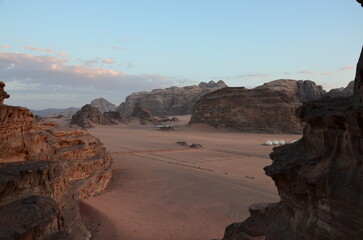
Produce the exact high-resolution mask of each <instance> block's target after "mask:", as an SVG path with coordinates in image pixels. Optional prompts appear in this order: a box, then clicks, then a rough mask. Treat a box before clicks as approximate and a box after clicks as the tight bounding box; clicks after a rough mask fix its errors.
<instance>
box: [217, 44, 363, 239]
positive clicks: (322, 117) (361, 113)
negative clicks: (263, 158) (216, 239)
mask: <svg viewBox="0 0 363 240" xmlns="http://www.w3.org/2000/svg"><path fill="white" fill-rule="evenodd" d="M362 99H363V50H362V53H361V56H360V59H359V62H358V65H357V72H356V78H355V86H354V93H353V96H352V97H345V98H344V97H343V98H326V99H322V100H318V101H314V102H309V103H305V104H304V105H303V106H302V107H301V108H300V109H299V110H298V116H299V117H300V118H301V119H302V121H304V122H305V123H306V125H305V128H304V135H303V138H302V139H301V140H299V141H298V142H296V143H293V144H288V145H285V146H282V147H278V148H274V149H273V153H272V154H271V159H272V160H273V163H272V165H270V166H267V167H265V172H266V174H267V175H268V176H270V177H271V178H272V179H273V180H274V182H275V184H276V186H277V189H278V192H279V195H280V197H281V202H279V203H270V204H255V205H252V206H251V207H250V209H249V211H250V213H251V216H250V217H249V218H248V219H247V220H245V221H244V222H242V223H235V224H232V225H230V226H228V227H227V228H226V231H225V235H224V238H223V240H246V239H260V238H259V237H263V236H264V237H265V239H267V240H290V239H298V240H311V239H326V240H328V239H351V240H360V239H363V100H362Z"/></svg>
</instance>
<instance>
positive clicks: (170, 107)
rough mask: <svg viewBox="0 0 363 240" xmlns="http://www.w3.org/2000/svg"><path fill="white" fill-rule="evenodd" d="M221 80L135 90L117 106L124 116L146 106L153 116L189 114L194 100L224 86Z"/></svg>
mask: <svg viewBox="0 0 363 240" xmlns="http://www.w3.org/2000/svg"><path fill="white" fill-rule="evenodd" d="M226 86H227V85H226V84H225V83H224V82H223V81H218V82H217V83H215V82H214V81H210V82H209V83H204V82H202V83H200V84H199V86H187V87H182V88H180V87H170V88H166V89H155V90H152V91H151V92H137V93H133V94H131V95H130V96H128V97H127V98H126V101H125V102H123V103H121V105H120V106H119V107H118V109H119V111H121V112H122V113H123V114H124V115H125V116H126V117H130V116H131V114H132V112H133V111H134V109H136V108H139V107H145V108H147V109H148V110H149V111H150V112H151V113H152V114H154V115H155V116H172V115H185V114H190V112H191V110H192V108H193V105H194V104H195V102H196V101H197V100H198V99H199V98H200V97H201V96H203V95H205V94H206V93H209V92H212V91H215V90H217V89H220V88H223V87H226Z"/></svg>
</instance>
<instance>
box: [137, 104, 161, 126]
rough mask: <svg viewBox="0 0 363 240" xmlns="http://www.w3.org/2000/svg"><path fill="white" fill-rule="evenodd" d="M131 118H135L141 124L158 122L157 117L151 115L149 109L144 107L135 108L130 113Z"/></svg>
mask: <svg viewBox="0 0 363 240" xmlns="http://www.w3.org/2000/svg"><path fill="white" fill-rule="evenodd" d="M131 119H137V120H138V121H140V123H141V124H143V125H146V124H156V123H157V122H158V121H157V119H155V118H154V117H153V114H152V113H151V112H150V111H149V109H147V108H145V107H138V108H135V109H134V111H133V113H132V115H131Z"/></svg>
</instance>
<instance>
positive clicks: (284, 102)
mask: <svg viewBox="0 0 363 240" xmlns="http://www.w3.org/2000/svg"><path fill="white" fill-rule="evenodd" d="M324 93H325V91H324V90H323V89H322V87H321V86H317V85H316V84H315V83H314V82H313V81H308V80H306V81H295V80H288V79H282V80H276V81H272V82H269V83H265V84H263V85H262V86H259V87H256V88H254V89H246V88H244V87H239V88H236V87H233V88H232V87H229V88H223V89H220V90H217V91H214V92H212V93H209V94H206V95H205V96H203V97H202V98H201V99H200V100H199V101H198V102H197V103H196V104H195V106H194V108H193V111H192V117H191V120H190V123H191V124H193V123H206V124H209V125H211V126H214V127H226V128H233V129H237V130H240V131H253V132H275V133H279V132H289V133H294V132H301V130H302V125H301V123H300V120H299V119H298V118H297V117H296V116H295V111H296V109H297V108H298V107H299V106H301V104H302V102H306V101H311V100H315V99H319V98H321V97H322V95H323V94H324Z"/></svg>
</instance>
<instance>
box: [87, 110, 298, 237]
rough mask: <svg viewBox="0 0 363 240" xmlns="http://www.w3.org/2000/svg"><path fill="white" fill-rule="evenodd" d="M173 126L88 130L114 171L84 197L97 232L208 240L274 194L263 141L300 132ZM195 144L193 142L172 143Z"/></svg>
mask: <svg viewBox="0 0 363 240" xmlns="http://www.w3.org/2000/svg"><path fill="white" fill-rule="evenodd" d="M181 120H182V121H181V122H179V125H180V126H179V127H177V128H176V131H159V130H158V129H156V128H155V127H154V126H150V125H149V126H139V125H135V124H134V125H133V124H130V125H128V126H126V125H117V126H97V127H96V128H93V129H90V130H89V132H90V133H91V134H93V135H95V136H97V137H98V138H100V139H101V141H102V142H103V143H104V144H105V146H106V147H107V149H108V151H109V152H110V153H111V155H112V157H113V158H114V160H115V162H116V166H117V170H116V173H115V176H114V178H113V179H112V181H111V183H110V186H109V188H108V189H107V190H106V191H105V192H104V193H102V194H101V195H99V196H96V197H92V198H90V199H87V200H84V201H83V202H82V203H81V210H82V213H83V216H84V218H85V219H86V221H87V222H88V223H90V224H91V225H92V226H93V228H94V229H95V230H96V232H95V238H96V239H125V240H143V239H155V240H163V239H165V240H166V239H168V240H174V239H175V240H178V239H187V240H194V239H195V240H203V239H206V240H210V239H213V238H221V237H222V236H223V233H224V228H225V227H226V226H227V225H228V224H230V223H233V222H237V221H242V220H244V219H245V218H246V217H248V216H249V214H248V206H249V205H250V204H252V203H257V202H273V201H278V199H279V198H278V195H277V193H276V188H275V186H274V183H273V181H272V180H271V179H270V178H268V177H267V176H265V175H264V171H263V169H262V168H263V167H264V166H266V165H269V164H270V163H271V160H270V159H269V158H268V154H269V153H270V152H271V149H272V147H269V146H263V145H262V143H264V142H265V141H266V140H273V139H284V140H285V141H286V142H291V141H292V140H295V139H299V138H300V137H301V136H299V135H273V134H247V133H237V132H228V131H220V130H219V131H217V130H215V129H212V128H209V127H202V126H198V127H191V128H188V127H184V126H183V125H184V124H185V123H186V122H187V121H188V118H187V116H184V117H181ZM180 141H185V142H187V143H188V144H192V143H198V144H201V145H202V146H203V148H202V149H190V148H188V147H185V146H180V145H178V144H176V142H180Z"/></svg>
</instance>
